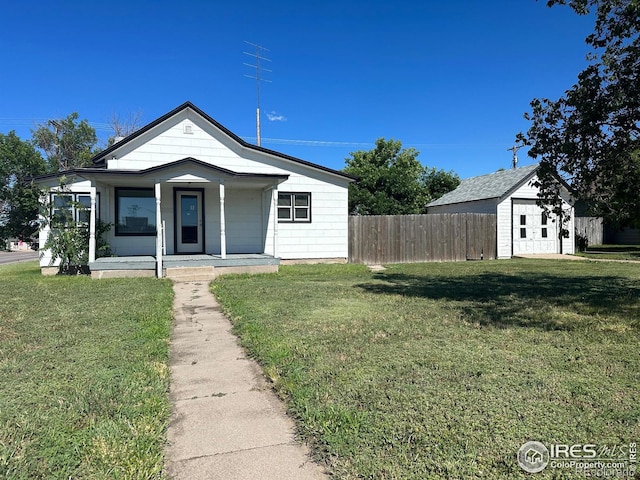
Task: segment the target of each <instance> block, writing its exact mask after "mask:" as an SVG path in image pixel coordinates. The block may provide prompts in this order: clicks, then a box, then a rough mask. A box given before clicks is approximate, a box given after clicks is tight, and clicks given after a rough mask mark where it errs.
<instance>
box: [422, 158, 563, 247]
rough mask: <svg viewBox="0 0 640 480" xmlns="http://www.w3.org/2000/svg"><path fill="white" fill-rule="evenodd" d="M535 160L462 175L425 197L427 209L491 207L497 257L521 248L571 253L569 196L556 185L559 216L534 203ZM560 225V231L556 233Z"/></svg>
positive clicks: (480, 209) (482, 210) (470, 210)
mask: <svg viewBox="0 0 640 480" xmlns="http://www.w3.org/2000/svg"><path fill="white" fill-rule="evenodd" d="M538 167H539V165H538V164H534V165H528V166H525V167H520V168H515V169H511V170H500V171H498V172H495V173H491V174H488V175H481V176H479V177H473V178H468V179H466V180H463V181H462V182H461V183H460V185H459V186H458V188H456V189H455V190H453V191H452V192H449V193H447V194H445V195H443V196H442V197H440V198H439V199H437V200H434V201H433V202H431V203H429V204H428V205H427V207H428V213H492V214H495V215H496V224H497V229H498V231H497V239H498V245H497V254H498V258H510V257H512V256H517V255H522V254H540V253H565V254H573V253H574V248H575V246H574V225H573V217H574V212H573V200H572V198H571V194H570V193H569V190H568V189H567V187H566V185H564V184H563V185H562V186H561V192H562V193H561V195H562V198H563V202H564V207H563V209H564V211H565V212H566V213H565V214H564V215H563V216H562V217H563V218H558V216H556V215H551V216H547V215H546V214H545V213H544V211H543V209H542V208H540V207H539V206H538V205H537V204H536V200H538V191H539V190H538V188H537V187H535V186H534V184H535V183H536V180H537V178H536V172H537V170H538ZM560 225H563V227H564V230H565V232H566V233H565V235H564V236H563V237H562V238H560V232H561V229H560Z"/></svg>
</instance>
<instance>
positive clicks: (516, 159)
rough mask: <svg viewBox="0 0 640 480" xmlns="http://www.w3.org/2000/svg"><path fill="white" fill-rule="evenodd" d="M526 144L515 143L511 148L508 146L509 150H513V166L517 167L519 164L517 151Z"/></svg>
mask: <svg viewBox="0 0 640 480" xmlns="http://www.w3.org/2000/svg"><path fill="white" fill-rule="evenodd" d="M522 147H524V145H514V146H513V147H511V148H507V151H510V152H513V159H512V160H511V162H512V167H513V168H516V167H517V166H518V155H516V153H517V152H518V150H520V149H521V148H522Z"/></svg>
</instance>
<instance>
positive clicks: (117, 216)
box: [113, 187, 158, 237]
mask: <svg viewBox="0 0 640 480" xmlns="http://www.w3.org/2000/svg"><path fill="white" fill-rule="evenodd" d="M127 190H138V191H139V190H148V191H149V192H151V194H152V195H151V198H153V199H154V207H156V205H155V197H156V195H155V192H154V189H153V187H114V192H113V197H114V204H115V205H114V211H115V221H114V222H113V223H114V229H113V230H114V235H115V236H116V237H155V236H156V235H157V234H158V226H157V225H156V226H155V229H154V231H153V232H146V233H140V232H120V231H119V230H118V226H119V219H120V205H119V202H118V199H119V196H118V195H119V193H120V192H123V191H124V192H126V191H127ZM143 198H144V197H143ZM156 208H157V207H156ZM156 215H157V212H156ZM155 220H156V219H155V217H154V219H153V221H154V222H155Z"/></svg>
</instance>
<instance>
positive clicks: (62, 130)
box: [32, 112, 98, 172]
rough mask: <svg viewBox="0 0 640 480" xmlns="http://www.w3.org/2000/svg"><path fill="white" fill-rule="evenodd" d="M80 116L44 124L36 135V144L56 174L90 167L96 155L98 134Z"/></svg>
mask: <svg viewBox="0 0 640 480" xmlns="http://www.w3.org/2000/svg"><path fill="white" fill-rule="evenodd" d="M78 117H79V116H78V114H77V113H76V112H73V113H71V114H70V115H69V116H67V117H66V118H61V119H58V120H49V121H48V122H47V123H44V124H40V125H38V126H37V128H36V129H35V130H34V131H33V132H32V133H33V143H34V144H35V146H36V147H38V148H40V149H42V150H43V151H44V152H45V154H46V156H47V163H48V164H49V170H50V171H52V172H57V171H64V170H69V169H71V168H75V167H86V166H88V165H89V164H90V163H91V157H93V155H94V154H95V153H96V151H95V147H96V143H97V142H98V137H97V135H96V131H95V130H94V128H93V127H92V126H91V125H89V123H88V122H87V121H86V120H81V121H78Z"/></svg>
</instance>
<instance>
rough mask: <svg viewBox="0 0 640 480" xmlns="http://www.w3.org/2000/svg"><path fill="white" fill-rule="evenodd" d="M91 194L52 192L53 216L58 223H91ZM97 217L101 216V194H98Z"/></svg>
mask: <svg viewBox="0 0 640 480" xmlns="http://www.w3.org/2000/svg"><path fill="white" fill-rule="evenodd" d="M90 215H91V195H89V194H88V193H52V194H51V218H52V219H53V221H54V223H56V224H58V225H67V224H69V223H84V224H88V223H89V217H90ZM96 218H100V194H99V193H97V194H96Z"/></svg>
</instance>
